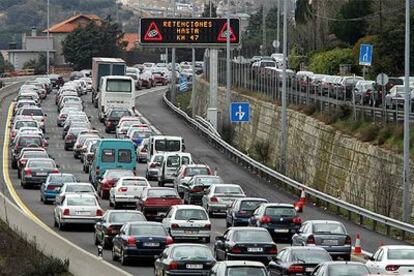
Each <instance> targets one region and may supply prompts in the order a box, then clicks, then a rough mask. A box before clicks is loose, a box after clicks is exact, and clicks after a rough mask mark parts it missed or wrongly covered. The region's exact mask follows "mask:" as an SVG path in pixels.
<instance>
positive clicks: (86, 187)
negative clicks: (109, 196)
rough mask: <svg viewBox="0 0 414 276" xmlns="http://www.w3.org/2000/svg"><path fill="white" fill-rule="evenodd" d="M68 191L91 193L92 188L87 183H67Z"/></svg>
mask: <svg viewBox="0 0 414 276" xmlns="http://www.w3.org/2000/svg"><path fill="white" fill-rule="evenodd" d="M66 192H68V193H93V192H94V189H93V188H92V186H89V185H68V186H67V187H66Z"/></svg>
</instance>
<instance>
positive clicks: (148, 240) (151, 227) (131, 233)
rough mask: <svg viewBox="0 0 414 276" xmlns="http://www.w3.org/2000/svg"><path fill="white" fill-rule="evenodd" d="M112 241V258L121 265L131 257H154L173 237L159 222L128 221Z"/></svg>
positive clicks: (171, 241)
mask: <svg viewBox="0 0 414 276" xmlns="http://www.w3.org/2000/svg"><path fill="white" fill-rule="evenodd" d="M112 243H113V247H112V260H114V261H117V260H120V262H121V265H126V264H127V262H128V261H130V260H133V259H140V258H149V259H154V256H158V255H159V254H161V252H163V251H164V249H165V247H166V246H167V245H169V244H172V243H173V239H172V238H171V237H170V236H169V235H168V232H167V230H166V229H165V228H164V226H163V225H162V224H161V223H159V222H133V223H130V222H128V223H125V224H124V225H123V226H122V228H121V230H119V234H118V235H116V236H115V237H114V238H113V240H112Z"/></svg>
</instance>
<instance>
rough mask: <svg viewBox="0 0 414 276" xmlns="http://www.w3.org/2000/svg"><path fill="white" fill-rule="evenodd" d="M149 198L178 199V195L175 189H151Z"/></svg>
mask: <svg viewBox="0 0 414 276" xmlns="http://www.w3.org/2000/svg"><path fill="white" fill-rule="evenodd" d="M148 197H155V198H157V197H161V198H162V197H171V198H176V197H177V193H176V192H175V190H173V189H151V190H149V191H148Z"/></svg>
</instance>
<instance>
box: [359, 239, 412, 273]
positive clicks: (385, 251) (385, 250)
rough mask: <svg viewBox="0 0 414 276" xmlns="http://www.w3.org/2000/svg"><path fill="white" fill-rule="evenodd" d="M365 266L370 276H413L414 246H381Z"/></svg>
mask: <svg viewBox="0 0 414 276" xmlns="http://www.w3.org/2000/svg"><path fill="white" fill-rule="evenodd" d="M366 266H367V267H368V269H369V270H370V271H371V273H372V274H385V275H414V246H409V245H386V246H381V247H380V248H379V249H378V250H377V252H375V253H374V255H372V257H371V258H370V259H369V260H368V261H367V263H366Z"/></svg>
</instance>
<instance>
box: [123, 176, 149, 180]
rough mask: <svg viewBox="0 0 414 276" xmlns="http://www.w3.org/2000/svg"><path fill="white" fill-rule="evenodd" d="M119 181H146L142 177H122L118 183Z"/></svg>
mask: <svg viewBox="0 0 414 276" xmlns="http://www.w3.org/2000/svg"><path fill="white" fill-rule="evenodd" d="M121 180H147V179H146V178H145V177H143V176H124V177H121V178H119V180H118V181H121Z"/></svg>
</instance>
